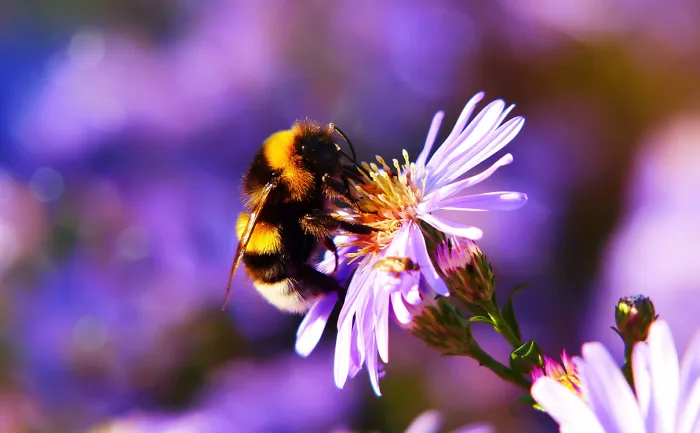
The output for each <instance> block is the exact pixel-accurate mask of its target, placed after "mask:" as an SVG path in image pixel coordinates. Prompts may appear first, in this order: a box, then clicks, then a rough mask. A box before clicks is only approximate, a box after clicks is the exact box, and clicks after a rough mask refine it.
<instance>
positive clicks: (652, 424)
mask: <svg viewBox="0 0 700 433" xmlns="http://www.w3.org/2000/svg"><path fill="white" fill-rule="evenodd" d="M582 354H583V357H582V358H581V359H578V360H577V366H578V370H579V374H580V380H581V391H582V394H581V396H580V397H579V396H578V395H577V394H575V393H574V392H572V391H571V390H570V389H569V388H567V387H565V386H564V385H562V384H561V383H559V382H558V381H556V380H555V379H552V378H550V377H546V376H545V377H541V378H539V379H537V381H536V382H535V384H534V385H533V386H532V397H533V398H534V399H535V400H536V401H537V403H539V405H540V406H542V408H544V410H545V411H546V412H547V413H548V414H549V415H550V416H551V417H552V418H553V419H554V420H555V421H556V422H557V423H558V424H559V428H560V431H562V432H567V433H575V432H581V433H598V432H605V433H700V333H698V334H696V336H695V338H694V339H693V341H692V342H691V343H690V346H689V348H688V350H687V351H686V353H685V356H684V357H683V361H682V363H680V365H679V362H678V354H677V353H676V347H675V343H674V341H673V336H672V335H671V330H670V329H669V327H668V324H667V323H666V322H664V321H662V320H657V321H655V322H654V323H652V325H651V327H650V329H649V337H648V338H647V341H646V342H643V343H638V344H637V345H636V346H635V347H634V351H633V355H632V371H633V376H634V390H632V388H631V387H630V386H629V384H628V383H627V381H626V380H625V378H624V376H623V374H622V372H621V370H620V367H619V366H618V365H617V364H616V363H615V362H614V361H613V359H612V357H611V356H610V354H609V353H608V352H607V350H605V348H604V347H603V345H602V344H600V343H586V344H584V345H583V349H582Z"/></svg>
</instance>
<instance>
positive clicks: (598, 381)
mask: <svg viewBox="0 0 700 433" xmlns="http://www.w3.org/2000/svg"><path fill="white" fill-rule="evenodd" d="M581 353H582V354H583V360H582V361H579V362H578V363H577V365H578V367H579V369H580V370H579V371H580V372H581V382H582V384H583V389H584V390H585V396H586V398H587V399H588V404H589V406H590V407H591V409H592V410H593V412H594V413H595V414H596V416H597V417H598V420H599V422H600V423H601V425H603V426H604V427H605V430H606V431H608V432H620V433H639V432H643V431H644V429H645V427H644V422H643V419H642V414H641V412H640V411H639V406H638V405H637V401H636V399H635V397H634V394H633V393H632V389H631V388H630V386H629V384H628V383H627V381H626V380H625V377H624V376H623V375H622V372H621V371H620V367H619V366H618V365H617V364H616V363H615V361H614V360H613V359H612V357H611V356H610V354H609V353H608V351H607V350H606V349H605V347H604V346H603V345H602V344H600V343H597V342H595V343H586V344H584V345H583V347H582V349H581Z"/></svg>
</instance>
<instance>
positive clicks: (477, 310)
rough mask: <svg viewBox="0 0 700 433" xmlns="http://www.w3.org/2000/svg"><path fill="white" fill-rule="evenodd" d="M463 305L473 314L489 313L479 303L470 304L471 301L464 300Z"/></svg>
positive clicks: (483, 314)
mask: <svg viewBox="0 0 700 433" xmlns="http://www.w3.org/2000/svg"><path fill="white" fill-rule="evenodd" d="M464 305H465V306H466V307H467V310H469V312H470V313H472V314H473V315H475V316H486V315H488V314H489V313H488V311H486V309H484V308H483V307H481V306H480V305H476V304H472V303H471V302H464Z"/></svg>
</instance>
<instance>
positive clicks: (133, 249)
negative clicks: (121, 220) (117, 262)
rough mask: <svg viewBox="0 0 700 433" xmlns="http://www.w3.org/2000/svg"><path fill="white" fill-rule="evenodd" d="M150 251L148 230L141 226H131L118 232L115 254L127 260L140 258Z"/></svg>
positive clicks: (146, 255)
mask: <svg viewBox="0 0 700 433" xmlns="http://www.w3.org/2000/svg"><path fill="white" fill-rule="evenodd" d="M150 252H151V243H150V239H149V236H148V232H146V230H145V229H144V228H143V227H140V226H132V227H129V228H127V229H125V230H124V231H122V232H121V233H120V234H119V237H118V238H117V254H118V255H119V257H120V258H122V259H124V260H128V261H135V260H140V259H143V258H145V257H148V255H149V254H150Z"/></svg>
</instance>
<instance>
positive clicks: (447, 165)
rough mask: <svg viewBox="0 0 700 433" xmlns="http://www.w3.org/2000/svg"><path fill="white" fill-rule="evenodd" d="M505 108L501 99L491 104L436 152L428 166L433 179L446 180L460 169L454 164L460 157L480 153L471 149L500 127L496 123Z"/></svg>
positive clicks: (433, 184) (432, 183) (432, 185)
mask: <svg viewBox="0 0 700 433" xmlns="http://www.w3.org/2000/svg"><path fill="white" fill-rule="evenodd" d="M504 107H505V103H504V102H503V101H502V100H500V99H497V100H495V101H493V102H491V103H490V104H489V105H487V106H486V108H484V109H483V110H481V112H479V114H477V115H476V117H475V118H474V120H472V121H471V123H470V124H469V125H468V126H467V127H466V128H465V129H464V131H462V133H461V134H460V135H459V136H458V137H457V138H455V139H453V140H450V139H449V138H448V140H446V141H445V143H443V145H442V146H440V148H439V149H438V150H437V151H436V152H435V155H433V157H432V158H431V159H430V162H429V163H428V165H427V166H426V168H427V170H428V173H430V175H431V179H441V178H444V177H445V176H446V175H447V174H448V173H449V172H450V169H451V168H452V169H454V168H458V169H459V168H460V166H459V165H454V164H453V163H454V162H455V160H456V159H457V157H458V156H460V155H464V154H469V153H472V154H475V153H476V152H478V149H476V151H474V152H471V148H472V147H474V146H476V145H478V144H479V142H480V141H481V140H482V139H484V138H485V137H488V136H489V135H490V134H491V133H492V132H493V131H494V130H495V129H496V128H497V127H498V124H497V123H496V122H497V121H498V119H499V117H500V116H501V113H502V112H503V108H504ZM465 171H466V170H464V171H462V173H464V172H465ZM429 183H430V186H431V187H434V186H435V185H438V184H437V183H435V182H429Z"/></svg>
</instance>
